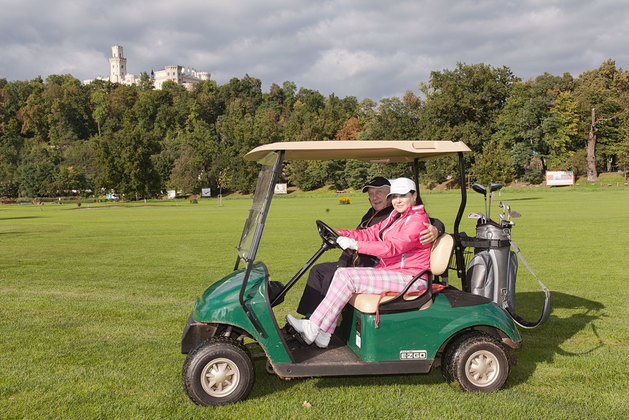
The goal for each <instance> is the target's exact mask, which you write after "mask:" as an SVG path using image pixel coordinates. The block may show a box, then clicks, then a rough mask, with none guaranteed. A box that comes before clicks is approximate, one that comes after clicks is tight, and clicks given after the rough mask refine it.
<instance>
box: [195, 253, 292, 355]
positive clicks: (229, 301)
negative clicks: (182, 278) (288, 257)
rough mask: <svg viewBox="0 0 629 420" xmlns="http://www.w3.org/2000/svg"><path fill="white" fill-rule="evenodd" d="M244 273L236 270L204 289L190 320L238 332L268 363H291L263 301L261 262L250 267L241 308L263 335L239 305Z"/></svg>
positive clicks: (265, 274)
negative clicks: (258, 347)
mask: <svg viewBox="0 0 629 420" xmlns="http://www.w3.org/2000/svg"><path fill="white" fill-rule="evenodd" d="M245 271H246V269H244V268H243V269H240V270H236V271H234V272H232V273H231V274H229V275H227V276H226V277H224V278H223V279H221V280H219V281H217V282H216V283H214V284H212V285H211V286H210V287H208V288H207V289H206V290H205V292H204V293H203V294H202V295H201V297H200V298H199V299H198V300H197V303H196V305H195V308H194V312H193V313H192V318H193V320H194V321H196V322H202V323H212V324H225V325H233V326H236V327H239V328H242V329H243V330H245V331H247V332H248V333H249V334H250V335H251V336H252V337H253V339H254V340H256V341H257V342H258V343H259V344H260V345H261V346H262V348H263V349H264V350H265V351H266V353H267V356H268V357H269V358H270V359H271V360H273V361H277V362H278V363H280V362H284V363H288V362H290V361H291V360H290V357H289V356H288V354H287V353H286V349H285V348H284V345H283V340H282V339H281V338H280V336H279V334H278V328H277V327H276V323H275V320H274V319H273V312H272V311H270V310H269V307H268V302H267V299H266V292H267V291H266V287H265V281H266V278H267V276H268V273H267V270H266V267H265V265H264V264H263V263H261V262H257V263H255V264H254V265H253V267H252V269H251V274H250V275H249V279H248V281H247V285H246V288H245V295H244V302H245V305H246V306H247V308H248V309H249V310H250V312H251V314H252V315H253V316H254V317H255V319H256V321H257V322H258V324H259V325H260V326H261V328H262V330H263V333H264V334H263V335H260V334H258V332H257V331H256V329H255V328H254V326H253V324H252V323H251V321H250V320H249V318H248V317H247V315H246V314H245V311H244V310H243V308H242V307H241V306H240V303H239V299H238V295H239V293H240V288H241V286H242V282H243V279H244V276H245Z"/></svg>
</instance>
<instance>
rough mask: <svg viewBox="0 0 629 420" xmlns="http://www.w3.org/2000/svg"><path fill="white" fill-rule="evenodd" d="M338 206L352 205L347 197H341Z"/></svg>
mask: <svg viewBox="0 0 629 420" xmlns="http://www.w3.org/2000/svg"><path fill="white" fill-rule="evenodd" d="M339 204H352V202H351V201H350V199H349V197H341V198H339Z"/></svg>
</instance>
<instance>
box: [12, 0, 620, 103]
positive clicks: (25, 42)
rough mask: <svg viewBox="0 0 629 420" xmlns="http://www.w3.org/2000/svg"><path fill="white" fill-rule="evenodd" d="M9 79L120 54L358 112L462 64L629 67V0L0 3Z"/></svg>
mask: <svg viewBox="0 0 629 420" xmlns="http://www.w3.org/2000/svg"><path fill="white" fill-rule="evenodd" d="M0 7H1V8H2V11H3V13H2V14H0V46H1V47H2V48H1V51H2V53H1V54H0V77H4V78H7V79H8V80H30V79H32V78H34V77H35V76H37V75H41V76H42V77H46V76H47V75H49V74H65V73H70V74H72V75H73V76H75V77H77V78H79V79H88V78H93V77H94V76H98V75H100V76H104V75H107V74H108V61H107V60H108V58H109V56H110V54H111V46H112V45H115V44H119V45H123V46H124V49H125V50H124V52H125V56H126V57H127V60H128V62H127V68H128V70H129V71H130V72H132V73H135V74H139V73H141V72H143V71H146V72H150V71H151V70H152V69H153V70H158V69H161V68H163V67H164V66H165V65H167V64H180V65H184V66H190V67H193V68H196V69H197V70H200V71H209V72H210V73H212V78H213V79H214V80H216V81H217V82H218V83H225V82H226V81H228V80H229V79H230V78H232V77H242V76H244V75H245V74H246V73H248V74H249V75H251V76H254V77H257V78H259V79H261V80H262V82H263V87H264V88H265V89H268V86H269V85H270V84H271V83H273V82H275V83H278V84H281V83H282V82H283V81H286V80H290V81H294V82H295V83H296V84H297V85H298V86H304V87H307V88H310V89H316V90H318V91H320V92H321V93H323V94H330V93H335V94H336V95H337V96H347V95H353V96H357V97H359V98H365V97H369V98H372V99H380V98H382V97H390V96H400V95H403V94H404V92H405V91H406V90H413V91H416V92H417V87H418V84H419V82H422V81H424V82H427V81H428V80H429V77H430V71H435V70H436V71H440V70H443V69H446V68H447V69H452V68H454V67H455V66H456V63H457V62H465V63H468V64H475V63H481V62H482V63H486V64H490V65H492V66H495V67H501V66H508V67H510V68H511V70H512V71H513V72H514V73H515V74H516V75H517V76H519V77H521V78H523V79H528V78H531V77H535V76H537V75H540V74H542V73H544V72H549V73H552V74H558V75H560V74H563V73H564V72H570V73H572V74H573V76H575V77H576V76H578V75H579V74H580V73H581V72H583V71H585V70H589V69H593V68H596V67H598V66H599V65H600V64H601V63H602V62H603V61H604V60H606V59H607V58H613V59H615V60H616V63H617V65H619V66H621V67H624V68H626V67H627V63H628V62H629V51H628V50H627V48H626V45H627V43H628V41H629V30H628V29H627V28H626V24H625V21H626V20H627V18H628V17H629V3H627V2H625V1H624V0H600V1H594V2H592V1H589V2H586V1H579V0H575V1H572V0H554V1H553V0H522V1H516V0H511V1H504V0H481V1H454V0H446V1H440V2H435V1H394V2H382V1H374V0H367V1H359V0H351V1H341V0H335V1H319V2H312V1H306V0H294V1H293V0H268V1H264V2H262V1H254V0H235V1H231V2H226V1H201V0H188V1H186V2H174V1H169V0H155V1H147V0H125V1H122V0H111V1H109V2H96V1H73V0H61V1H53V2H49V1H43V0H21V1H15V0H2V1H1V2H0Z"/></svg>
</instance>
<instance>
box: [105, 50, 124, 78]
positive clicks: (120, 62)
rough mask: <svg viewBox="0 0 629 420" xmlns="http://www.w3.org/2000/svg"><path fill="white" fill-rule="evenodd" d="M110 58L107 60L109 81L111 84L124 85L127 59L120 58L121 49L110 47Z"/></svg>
mask: <svg viewBox="0 0 629 420" xmlns="http://www.w3.org/2000/svg"><path fill="white" fill-rule="evenodd" d="M111 55H112V57H111V58H110V59H109V64H110V66H109V81H110V82H112V83H124V81H125V76H126V75H127V59H126V58H124V57H123V56H122V47H121V46H120V45H114V46H113V47H111Z"/></svg>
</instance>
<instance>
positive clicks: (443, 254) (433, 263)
mask: <svg viewBox="0 0 629 420" xmlns="http://www.w3.org/2000/svg"><path fill="white" fill-rule="evenodd" d="M453 249H454V238H453V237H452V235H449V234H447V233H444V234H443V235H441V236H439V237H438V238H437V240H436V241H435V242H433V244H432V248H431V249H430V271H431V272H432V274H433V276H440V275H442V274H443V273H444V272H445V271H446V270H447V269H448V265H449V263H450V256H451V255H452V250H453ZM394 297H395V296H381V295H380V294H377V293H357V294H354V295H353V296H352V298H351V299H350V300H349V304H350V305H352V306H353V307H354V308H355V309H356V310H358V311H360V312H362V313H365V314H375V313H376V310H377V309H378V304H379V303H382V302H386V301H388V300H391V299H393V298H394ZM417 298H418V296H416V295H414V296H409V297H405V298H404V299H405V300H414V299H417ZM430 305H432V299H430V300H429V301H428V302H426V303H425V304H424V305H422V307H421V308H419V309H420V310H422V309H426V308H428V307H430Z"/></svg>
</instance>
